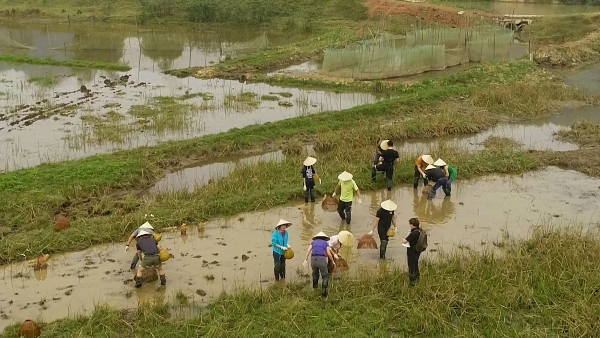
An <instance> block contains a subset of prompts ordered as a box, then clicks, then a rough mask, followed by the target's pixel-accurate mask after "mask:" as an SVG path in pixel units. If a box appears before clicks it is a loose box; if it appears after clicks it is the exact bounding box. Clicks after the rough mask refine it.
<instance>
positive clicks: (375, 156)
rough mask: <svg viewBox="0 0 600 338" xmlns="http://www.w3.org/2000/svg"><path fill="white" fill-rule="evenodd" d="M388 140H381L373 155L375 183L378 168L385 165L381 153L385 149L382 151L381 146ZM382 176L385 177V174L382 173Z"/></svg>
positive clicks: (372, 174)
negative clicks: (382, 164)
mask: <svg viewBox="0 0 600 338" xmlns="http://www.w3.org/2000/svg"><path fill="white" fill-rule="evenodd" d="M384 141H387V140H379V141H377V146H375V152H374V153H373V167H371V181H372V182H373V183H375V181H376V179H377V166H378V165H379V164H381V163H383V157H381V153H382V152H383V149H381V144H382V143H383V142H384ZM381 176H383V177H385V172H383V171H382V172H381Z"/></svg>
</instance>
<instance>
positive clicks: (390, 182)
mask: <svg viewBox="0 0 600 338" xmlns="http://www.w3.org/2000/svg"><path fill="white" fill-rule="evenodd" d="M386 186H387V191H392V180H391V179H389V178H388V179H387V182H386Z"/></svg>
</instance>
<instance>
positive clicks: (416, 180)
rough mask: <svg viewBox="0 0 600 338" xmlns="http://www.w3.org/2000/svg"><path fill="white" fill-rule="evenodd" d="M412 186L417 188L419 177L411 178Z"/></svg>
mask: <svg viewBox="0 0 600 338" xmlns="http://www.w3.org/2000/svg"><path fill="white" fill-rule="evenodd" d="M413 187H414V188H415V189H417V188H418V187H419V178H418V177H416V176H415V178H414V180H413Z"/></svg>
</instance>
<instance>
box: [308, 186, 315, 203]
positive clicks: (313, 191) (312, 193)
mask: <svg viewBox="0 0 600 338" xmlns="http://www.w3.org/2000/svg"><path fill="white" fill-rule="evenodd" d="M309 196H310V201H311V202H312V203H315V189H314V188H313V189H310V194H309Z"/></svg>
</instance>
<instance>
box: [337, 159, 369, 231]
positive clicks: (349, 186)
mask: <svg viewBox="0 0 600 338" xmlns="http://www.w3.org/2000/svg"><path fill="white" fill-rule="evenodd" d="M352 177H353V176H352V174H351V173H349V172H347V171H344V172H343V173H341V174H340V175H339V176H338V179H339V182H338V184H337V185H336V186H335V189H333V194H332V195H331V196H332V197H335V195H336V194H337V193H338V192H340V201H339V202H338V208H337V212H338V214H339V215H340V217H341V218H342V220H345V221H346V224H350V220H351V219H352V201H353V200H354V192H356V197H357V198H358V204H362V199H361V198H360V190H359V189H358V186H357V185H356V182H354V180H353V179H352Z"/></svg>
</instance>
